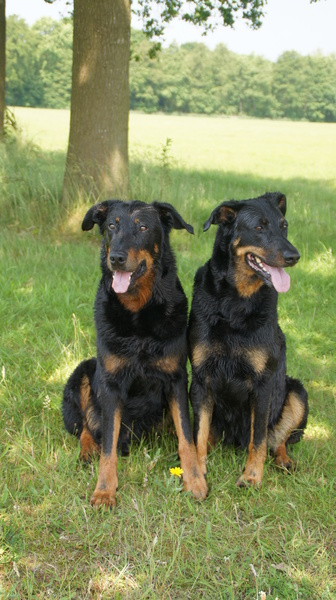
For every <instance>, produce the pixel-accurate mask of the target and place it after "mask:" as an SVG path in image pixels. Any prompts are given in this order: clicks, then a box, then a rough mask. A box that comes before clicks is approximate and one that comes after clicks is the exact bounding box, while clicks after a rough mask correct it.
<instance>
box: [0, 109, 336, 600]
mask: <svg viewBox="0 0 336 600" xmlns="http://www.w3.org/2000/svg"><path fill="white" fill-rule="evenodd" d="M15 114H16V118H17V121H18V123H19V124H20V126H21V127H22V130H23V133H22V135H21V136H19V138H18V139H15V138H10V139H9V140H8V142H7V144H6V145H5V146H4V147H1V148H0V192H1V216H0V218H1V240H0V266H1V270H0V285H1V303H0V317H1V319H0V326H1V331H0V337H1V341H0V348H1V350H0V352H1V365H0V367H1V369H2V370H1V375H0V379H1V391H0V393H1V396H0V413H1V422H2V423H3V427H2V433H1V437H0V457H1V472H0V539H1V543H0V597H1V598H8V599H18V600H21V599H26V598H27V599H28V598H29V599H30V598H31V599H35V598H43V599H44V598H57V599H71V598H74V599H76V600H77V599H80V600H82V599H95V600H96V599H100V598H102V599H111V598H115V599H121V598H130V599H137V600H138V599H143V600H145V599H153V600H161V599H162V600H166V599H167V600H169V599H176V600H179V599H187V598H188V599H192V600H194V599H195V598H204V599H211V600H212V599H213V600H217V599H224V600H226V599H227V598H228V599H235V600H245V599H246V600H250V599H257V598H258V599H260V598H265V597H266V598H267V599H274V600H275V599H276V598H278V600H286V599H290V600H292V599H293V600H295V599H305V600H311V599H320V598H323V599H333V598H335V597H336V573H335V566H336V565H335V555H336V522H335V521H336V518H335V515H336V510H335V509H336V502H335V483H336V476H335V472H336V458H335V456H336V439H335V435H336V434H335V425H336V403H335V399H336V384H335V381H336V361H335V330H336V327H335V326H336V322H335V321H336V317H335V308H334V302H335V296H336V279H335V221H336V194H335V192H336V178H335V177H336V173H335V164H334V163H335V161H334V157H335V156H336V126H335V125H328V124H309V123H289V122H273V121H258V120H248V119H242V120H240V119H233V118H230V119H224V118H223V119H222V118H210V117H207V118H206V117H192V116H190V117H179V116H163V115H152V116H150V115H142V114H137V113H136V114H135V113H133V114H132V115H131V121H130V156H131V189H132V197H137V198H140V199H143V200H148V201H151V200H153V199H154V198H162V199H164V200H166V201H170V202H172V203H173V204H174V205H175V206H176V208H177V209H179V210H180V212H181V213H182V215H183V216H184V217H185V218H186V220H188V221H189V222H191V223H192V224H193V225H194V227H195V236H194V237H192V236H189V235H188V234H187V233H186V232H174V235H173V245H174V248H175V252H176V255H177V259H178V265H179V274H180V278H181V280H182V283H183V285H184V287H185V290H186V292H187V294H188V296H189V298H190V296H191V290H192V281H193V275H194V273H195V270H196V268H197V266H198V265H200V264H202V263H203V262H204V261H205V260H206V259H207V258H208V257H209V255H210V252H211V247H212V243H213V239H214V234H215V228H211V229H210V231H209V232H207V233H205V234H202V233H201V225H202V223H203V222H204V221H205V220H206V218H207V217H208V215H209V213H210V211H211V210H212V208H214V206H216V204H217V203H219V202H220V201H221V200H224V199H230V198H236V199H239V198H248V197H251V196H254V195H259V194H262V193H264V192H265V191H266V190H270V191H272V190H273V191H274V190H278V189H280V190H281V191H283V192H284V193H285V194H286V195H287V199H288V220H289V238H290V239H291V241H293V243H294V244H295V245H296V246H297V247H298V248H299V250H300V252H301V255H302V258H301V261H300V262H299V264H298V265H297V267H295V269H293V270H292V271H291V281H292V285H291V289H290V291H289V293H288V294H285V295H282V296H281V297H280V298H279V316H280V321H281V325H282V327H283V330H284V331H285V333H286V336H287V344H288V370H289V373H290V374H291V375H293V376H299V377H300V378H301V379H302V380H303V381H304V383H305V385H306V387H307V389H308V392H309V398H310V416H309V424H308V428H307V431H306V434H305V437H304V439H303V441H302V442H301V443H300V444H298V445H297V446H295V447H294V448H293V449H292V452H291V455H292V456H293V457H294V459H295V460H296V461H297V464H298V469H297V471H296V473H295V474H293V475H292V476H290V477H289V476H288V477H287V476H285V475H283V474H282V473H279V472H277V471H276V469H275V468H274V466H273V464H272V460H271V459H270V458H269V459H268V460H267V464H266V468H265V473H264V480H263V486H262V489H261V490H260V491H257V490H253V489H246V490H241V489H237V488H236V487H235V480H236V478H237V476H238V474H239V472H240V470H241V469H242V467H243V465H244V461H245V458H246V456H245V454H244V452H237V451H234V450H232V449H228V450H226V451H223V450H222V448H221V447H220V446H218V447H216V449H215V450H214V451H213V452H212V453H211V454H210V456H209V465H208V482H209V486H210V494H209V497H208V499H207V500H206V501H205V502H204V503H202V504H200V503H197V502H196V501H194V500H193V498H191V497H190V496H189V495H187V494H183V493H180V486H179V483H178V482H177V480H176V478H174V479H173V478H172V477H171V476H170V475H169V467H171V466H175V465H176V464H178V463H177V456H176V439H174V438H173V439H172V438H171V437H170V436H169V435H168V433H164V434H163V435H162V436H161V437H153V439H152V440H150V441H146V442H141V444H140V445H139V446H135V447H134V448H133V449H132V452H131V455H130V457H129V458H127V459H124V458H122V459H120V460H119V492H118V505H117V508H116V509H115V510H114V511H112V512H103V511H95V510H93V509H91V507H90V505H89V499H90V495H91V493H92V491H93V489H94V486H95V481H96V477H97V469H98V462H94V463H93V464H92V465H91V466H89V467H84V466H82V465H81V464H79V461H78V455H79V447H78V443H77V442H76V440H75V439H73V438H72V437H70V436H69V435H68V434H66V432H65V431H64V428H63V424H62V419H61V414H60V402H61V396H62V388H63V386H64V383H65V381H66V378H67V377H68V375H69V374H70V372H71V371H72V369H73V368H74V366H75V365H76V364H77V363H78V362H79V361H80V360H81V359H83V358H85V357H89V356H91V355H94V353H95V332H94V327H93V315H92V305H93V301H94V296H95V292H96V287H97V283H98V280H99V266H98V255H99V237H98V235H97V234H96V233H94V232H92V233H91V232H90V233H85V234H84V233H81V232H80V221H81V218H82V217H83V214H84V212H85V210H86V208H87V206H88V204H86V205H85V206H84V205H83V204H80V203H79V202H78V201H76V199H74V204H73V208H71V210H70V209H68V210H67V211H66V212H65V211H64V209H62V207H61V205H60V194H61V186H62V173H63V167H64V160H65V150H66V140H67V125H68V118H69V114H68V113H67V112H66V111H48V110H36V109H15ZM168 138H169V139H171V140H172V141H171V143H170V144H169V145H168V146H167V145H166V141H167V139H168ZM164 148H166V150H167V152H168V157H169V158H168V160H167V158H164V156H166V155H167V152H164ZM261 592H264V594H266V596H265V595H262V594H261Z"/></svg>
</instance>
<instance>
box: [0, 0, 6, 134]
mask: <svg viewBox="0 0 336 600" xmlns="http://www.w3.org/2000/svg"><path fill="white" fill-rule="evenodd" d="M5 78H6V0H0V140H2V139H3V136H4V117H5Z"/></svg>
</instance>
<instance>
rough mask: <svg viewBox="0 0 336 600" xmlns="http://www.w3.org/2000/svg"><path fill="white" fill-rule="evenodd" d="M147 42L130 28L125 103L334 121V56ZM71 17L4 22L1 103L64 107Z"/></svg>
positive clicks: (151, 109) (68, 80) (149, 109)
mask: <svg viewBox="0 0 336 600" xmlns="http://www.w3.org/2000/svg"><path fill="white" fill-rule="evenodd" d="M152 49H153V45H152V43H151V42H150V41H148V40H147V38H146V37H145V36H144V34H143V33H141V32H140V31H132V49H131V63H130V106H131V108H132V109H134V110H142V111H146V112H156V111H161V112H165V113H172V112H181V113H204V114H224V115H247V116H253V117H260V118H263V117H267V118H286V119H294V120H298V119H306V120H309V121H328V122H336V55H335V54H332V55H330V56H324V55H322V54H314V55H313V56H301V55H300V54H297V53H296V52H285V53H284V54H282V55H281V56H280V57H279V59H278V60H277V61H276V62H275V63H273V62H271V61H269V60H266V59H264V58H261V57H259V56H255V55H248V56H247V55H240V54H235V53H233V52H230V50H228V49H227V48H226V47H225V46H224V45H219V46H217V47H216V48H215V50H209V49H208V48H207V47H206V46H205V45H204V44H199V43H191V44H190V43H188V44H183V45H181V46H178V45H176V44H172V45H170V46H169V47H168V48H164V49H162V51H161V52H157V53H156V57H155V58H154V59H153V58H150V55H151V53H152ZM71 63H72V21H71V19H63V20H61V21H53V20H51V19H41V20H40V21H38V22H37V23H35V24H34V25H33V26H31V27H29V26H28V25H27V24H26V23H25V21H23V20H22V19H19V18H17V17H15V16H12V17H9V18H8V20H7V76H6V102H7V104H9V105H14V106H40V107H50V108H66V107H69V105H70V94H71Z"/></svg>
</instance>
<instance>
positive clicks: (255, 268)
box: [188, 193, 308, 484]
mask: <svg viewBox="0 0 336 600" xmlns="http://www.w3.org/2000/svg"><path fill="white" fill-rule="evenodd" d="M285 212H286V198H285V196H284V195H283V194H281V193H272V194H271V193H268V194H265V195H264V196H261V197H259V198H254V199H250V200H244V201H241V202H235V201H230V202H223V203H222V204H221V205H220V206H218V207H217V208H216V209H215V210H214V211H213V212H212V214H211V216H210V218H209V219H208V221H207V222H206V223H205V225H204V230H207V229H208V228H209V227H210V225H211V224H212V223H214V224H218V226H219V227H218V231H217V236H216V240H215V244H214V248H213V253H212V256H211V258H210V260H209V261H208V262H207V263H206V264H205V265H204V266H203V267H201V268H200V269H199V270H198V271H197V273H196V277H195V282H194V292H193V300H192V307H191V312H190V319H189V329H188V338H189V351H190V357H191V363H192V384H191V392H190V395H191V402H192V405H193V410H194V414H195V423H194V437H195V442H196V445H197V451H198V455H199V459H200V461H201V462H202V464H203V469H204V470H205V456H206V445H205V444H206V442H204V439H208V434H209V440H211V442H214V441H215V440H216V439H219V438H222V437H223V441H224V443H225V444H234V445H235V446H241V447H243V448H247V447H249V459H248V464H249V471H251V473H252V474H251V473H250V474H249V473H247V472H246V471H245V474H244V475H243V476H242V477H241V478H240V479H239V480H238V483H239V484H244V483H260V482H261V476H262V467H263V461H264V458H263V456H264V451H265V450H264V449H265V447H266V446H265V444H266V443H267V438H268V442H269V445H271V447H272V450H273V451H274V453H275V455H276V457H277V458H276V460H277V461H278V464H279V465H280V466H285V467H287V468H290V466H291V461H290V460H289V459H288V457H285V458H281V457H280V456H278V455H279V454H280V450H279V446H281V444H287V443H288V442H290V443H294V442H296V441H298V440H299V439H300V438H301V436H302V433H303V430H304V428H305V426H306V421H307V414H308V402H307V393H306V391H305V389H304V388H303V386H302V384H301V383H300V382H299V381H298V380H294V379H291V378H289V377H287V376H286V345H285V337H284V334H283V333H282V331H281V329H280V327H279V325H278V318H277V300H278V293H277V291H276V289H275V288H274V283H273V279H274V282H275V284H276V286H277V287H278V288H279V290H280V289H281V290H282V291H286V288H287V287H288V280H287V278H286V276H285V274H284V272H283V271H282V270H280V271H278V270H276V271H275V270H274V273H275V275H274V276H273V279H272V278H271V277H270V275H269V274H268V273H266V272H265V271H264V270H263V268H262V267H264V268H266V271H267V267H268V269H269V271H271V270H272V269H271V268H270V267H275V268H277V269H278V268H282V267H284V266H292V265H294V264H295V263H296V262H297V261H298V259H299V257H300V255H299V253H298V251H297V250H296V249H295V248H294V246H292V244H290V242H289V241H288V240H287V222H286V221H285V217H284V216H285ZM256 257H257V258H256ZM260 260H261V261H262V263H261V262H260ZM294 393H295V395H294ZM288 402H289V403H290V406H291V407H292V405H293V406H294V413H295V414H296V416H297V417H298V418H299V422H298V423H295V418H293V428H294V429H295V431H291V432H290V433H288V435H287V433H286V435H285V439H282V438H283V437H284V435H282V436H281V431H282V430H285V429H286V428H285V422H284V421H281V419H282V417H283V415H284V407H285V406H286V403H288ZM288 411H289V409H288ZM252 413H253V428H251V418H252ZM286 414H287V413H286ZM207 428H208V429H207ZM274 432H275V433H276V435H275V433H274ZM202 440H203V441H202ZM275 440H276V441H275ZM280 449H281V448H280ZM252 455H253V456H259V458H258V460H257V459H256V460H257V462H258V461H259V463H260V464H258V465H257V466H256V465H255V464H254V466H253V465H252V467H251V465H250V463H251V461H252V462H253V460H252V459H253V456H252ZM260 457H261V458H260ZM287 459H288V460H287ZM249 461H250V462H249ZM254 462H255V461H254ZM250 467H251V468H250Z"/></svg>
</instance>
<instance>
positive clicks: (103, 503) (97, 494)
mask: <svg viewBox="0 0 336 600" xmlns="http://www.w3.org/2000/svg"><path fill="white" fill-rule="evenodd" d="M90 504H91V506H93V507H94V508H100V507H105V508H114V507H115V506H116V505H117V501H116V497H115V494H113V493H112V492H109V491H106V490H95V491H94V492H93V494H92V496H91V500H90Z"/></svg>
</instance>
